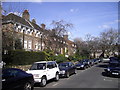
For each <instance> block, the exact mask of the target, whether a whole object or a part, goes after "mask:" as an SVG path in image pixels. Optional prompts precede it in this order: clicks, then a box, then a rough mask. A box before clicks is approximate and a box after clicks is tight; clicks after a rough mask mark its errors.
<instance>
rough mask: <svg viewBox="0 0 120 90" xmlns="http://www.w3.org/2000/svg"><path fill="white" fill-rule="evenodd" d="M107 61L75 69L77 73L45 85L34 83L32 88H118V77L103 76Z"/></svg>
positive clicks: (117, 89) (119, 81)
mask: <svg viewBox="0 0 120 90" xmlns="http://www.w3.org/2000/svg"><path fill="white" fill-rule="evenodd" d="M106 66H107V63H99V64H97V65H95V66H92V67H91V68H88V69H86V70H77V74H73V75H71V76H70V77H69V78H60V80H59V81H58V82H55V81H54V80H50V81H48V84H47V85H46V86H45V87H40V86H39V85H35V87H34V90H40V89H43V88H49V89H50V88H106V89H107V88H109V89H113V90H115V89H116V90H120V80H119V79H120V78H114V77H107V76H103V75H102V72H103V71H104V68H106Z"/></svg>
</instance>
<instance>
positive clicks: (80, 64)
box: [75, 61, 87, 69]
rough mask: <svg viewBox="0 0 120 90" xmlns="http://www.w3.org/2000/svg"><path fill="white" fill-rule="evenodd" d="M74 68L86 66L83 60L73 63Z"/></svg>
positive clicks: (84, 67)
mask: <svg viewBox="0 0 120 90" xmlns="http://www.w3.org/2000/svg"><path fill="white" fill-rule="evenodd" d="M75 67H76V69H86V68H87V64H86V62H84V61H79V62H78V63H77V64H76V65H75Z"/></svg>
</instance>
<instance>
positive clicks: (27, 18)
mask: <svg viewBox="0 0 120 90" xmlns="http://www.w3.org/2000/svg"><path fill="white" fill-rule="evenodd" d="M22 17H23V18H24V19H26V20H30V14H29V12H28V10H24V12H23V14H22Z"/></svg>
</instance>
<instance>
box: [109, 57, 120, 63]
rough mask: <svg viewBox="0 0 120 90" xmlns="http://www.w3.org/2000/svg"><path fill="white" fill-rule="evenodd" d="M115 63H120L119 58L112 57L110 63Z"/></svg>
mask: <svg viewBox="0 0 120 90" xmlns="http://www.w3.org/2000/svg"><path fill="white" fill-rule="evenodd" d="M114 61H120V60H119V58H117V57H110V61H109V63H112V62H114Z"/></svg>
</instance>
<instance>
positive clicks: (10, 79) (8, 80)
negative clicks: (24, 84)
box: [3, 70, 21, 90]
mask: <svg viewBox="0 0 120 90" xmlns="http://www.w3.org/2000/svg"><path fill="white" fill-rule="evenodd" d="M7 72H8V76H6V77H5V78H4V80H3V85H5V86H6V87H7V88H8V89H9V90H10V89H11V88H18V87H20V86H21V82H20V78H19V74H18V73H19V71H17V70H9V71H7ZM5 86H3V87H5Z"/></svg>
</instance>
